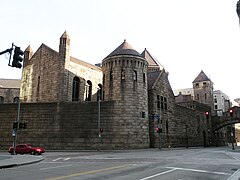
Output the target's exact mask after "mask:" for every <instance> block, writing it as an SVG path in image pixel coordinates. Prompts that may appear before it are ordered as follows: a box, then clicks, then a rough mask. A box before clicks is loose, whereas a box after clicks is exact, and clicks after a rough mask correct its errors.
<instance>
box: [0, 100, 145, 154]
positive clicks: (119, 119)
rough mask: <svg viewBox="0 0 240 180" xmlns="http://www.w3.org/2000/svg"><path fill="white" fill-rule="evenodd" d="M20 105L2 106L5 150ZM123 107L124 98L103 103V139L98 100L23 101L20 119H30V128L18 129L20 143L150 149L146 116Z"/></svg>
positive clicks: (68, 147) (1, 140)
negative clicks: (100, 131) (99, 134)
mask: <svg viewBox="0 0 240 180" xmlns="http://www.w3.org/2000/svg"><path fill="white" fill-rule="evenodd" d="M17 108H18V105H17V104H1V105H0V124H1V126H0V146H1V149H2V150H7V149H8V147H9V146H10V145H11V144H12V141H13V137H12V123H13V121H14V120H16V116H17ZM122 109H123V107H121V102H120V101H118V102H113V101H109V102H101V119H100V120H101V128H103V133H102V137H101V138H99V136H98V132H99V131H98V102H76V103H22V104H21V109H20V121H22V122H23V121H25V122H27V123H28V127H27V129H21V130H18V133H17V143H30V144H33V145H34V146H41V147H44V148H46V149H47V150H50V149H51V150H85V149H134V148H148V147H149V136H148V122H147V121H146V118H141V116H140V114H139V115H137V116H136V114H131V113H129V114H127V113H126V112H123V111H122ZM133 116H136V117H135V119H132V117H133ZM129 117H130V118H129Z"/></svg>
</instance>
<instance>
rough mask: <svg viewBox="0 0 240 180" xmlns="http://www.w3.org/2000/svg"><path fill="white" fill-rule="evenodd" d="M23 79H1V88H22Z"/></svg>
mask: <svg viewBox="0 0 240 180" xmlns="http://www.w3.org/2000/svg"><path fill="white" fill-rule="evenodd" d="M20 84H21V79H0V88H20Z"/></svg>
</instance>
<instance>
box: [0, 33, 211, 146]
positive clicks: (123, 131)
mask: <svg viewBox="0 0 240 180" xmlns="http://www.w3.org/2000/svg"><path fill="white" fill-rule="evenodd" d="M168 75H169V73H168V72H167V71H166V70H165V68H164V67H163V66H162V65H161V64H160V63H159V62H158V61H157V60H156V58H154V57H153V56H152V55H151V54H150V53H149V52H148V51H147V50H146V49H145V50H144V51H143V52H142V53H141V54H140V53H138V52H137V51H136V50H135V49H134V48H133V47H131V46H130V45H129V44H128V43H127V42H126V41H124V42H123V43H122V44H120V46H118V47H117V48H116V49H115V50H113V51H112V52H111V53H110V54H109V55H108V56H106V57H105V58H104V59H103V60H102V66H101V67H99V66H94V65H91V64H89V63H86V62H84V61H82V60H79V59H77V58H74V57H71V56H70V38H69V35H68V34H67V32H64V34H63V35H62V36H61V37H60V43H59V51H58V52H57V51H55V50H53V49H51V48H50V47H48V46H47V45H45V44H42V45H41V46H40V47H39V48H38V50H37V51H36V52H35V53H33V51H32V49H31V47H30V46H29V47H28V48H27V49H26V50H25V54H24V64H23V71H22V80H21V91H20V99H21V102H22V105H21V107H22V108H21V112H20V116H21V118H20V119H22V120H24V121H26V122H28V128H27V129H25V130H23V131H20V134H19V137H18V140H19V141H20V142H26V141H27V142H29V143H33V144H36V145H41V146H44V147H46V149H48V148H51V149H63V148H65V149H99V148H101V149H131V148H148V147H180V146H186V147H188V146H207V145H209V143H208V142H209V139H210V137H209V136H208V133H207V131H208V128H209V123H208V122H207V120H206V117H205V115H204V112H205V111H207V110H209V109H210V108H209V106H208V105H204V104H202V103H199V102H195V101H189V102H182V103H181V102H178V103H176V102H175V96H174V93H173V90H172V88H171V85H170V82H169V80H168ZM198 93H200V91H198ZM100 94H101V97H102V98H101V101H99V102H97V95H100ZM0 110H1V112H2V113H0V123H2V124H4V126H2V127H0V137H3V139H4V140H3V143H2V144H3V146H4V145H5V146H7V145H9V143H10V142H11V134H9V133H7V132H6V129H8V130H9V129H11V123H12V121H11V120H10V119H13V118H14V116H15V113H16V111H17V106H16V105H14V104H2V105H1V106H0ZM9 112H14V113H13V114H12V113H9ZM9 116H11V118H9ZM99 127H100V128H101V129H103V133H102V134H101V133H100V132H99V130H100V129H99ZM156 128H158V129H159V131H156Z"/></svg>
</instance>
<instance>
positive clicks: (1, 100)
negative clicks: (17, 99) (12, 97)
mask: <svg viewBox="0 0 240 180" xmlns="http://www.w3.org/2000/svg"><path fill="white" fill-rule="evenodd" d="M1 103H4V97H3V96H0V104H1Z"/></svg>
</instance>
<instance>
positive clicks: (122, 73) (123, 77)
mask: <svg viewBox="0 0 240 180" xmlns="http://www.w3.org/2000/svg"><path fill="white" fill-rule="evenodd" d="M121 79H122V80H125V70H122V72H121Z"/></svg>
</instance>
